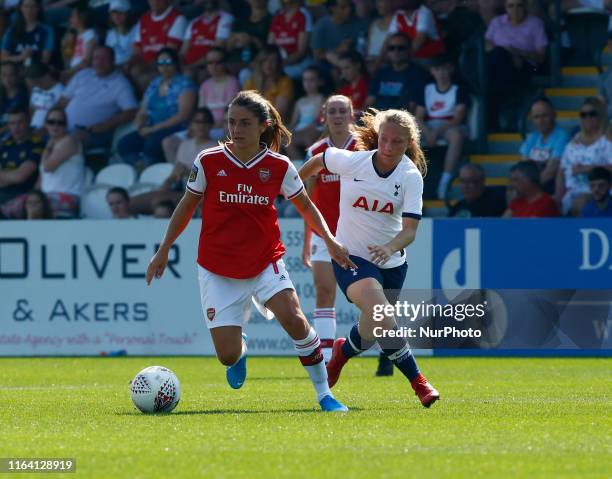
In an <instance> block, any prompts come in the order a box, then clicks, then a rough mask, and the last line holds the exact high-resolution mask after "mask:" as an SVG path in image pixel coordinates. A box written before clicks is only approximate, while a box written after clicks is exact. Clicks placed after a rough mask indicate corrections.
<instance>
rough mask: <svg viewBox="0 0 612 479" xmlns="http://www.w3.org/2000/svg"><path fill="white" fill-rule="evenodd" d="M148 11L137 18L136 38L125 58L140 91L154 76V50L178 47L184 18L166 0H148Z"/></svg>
mask: <svg viewBox="0 0 612 479" xmlns="http://www.w3.org/2000/svg"><path fill="white" fill-rule="evenodd" d="M149 7H151V10H149V11H148V12H146V13H145V14H143V15H142V17H140V20H138V24H137V25H136V27H135V28H136V38H135V39H134V45H133V47H132V57H131V58H130V61H129V68H130V76H131V78H132V79H133V80H134V82H135V83H136V85H137V87H138V89H139V90H140V91H141V92H144V90H145V89H146V87H147V86H148V85H149V83H151V80H152V79H153V77H155V76H156V75H157V67H156V65H155V59H156V56H157V52H158V51H159V50H161V49H162V48H165V47H169V48H174V49H178V48H179V47H180V46H181V43H182V42H183V37H184V35H185V28H186V27H187V20H186V19H185V17H184V16H183V15H181V14H180V12H179V11H178V10H177V9H175V8H174V7H172V5H171V1H170V0H149Z"/></svg>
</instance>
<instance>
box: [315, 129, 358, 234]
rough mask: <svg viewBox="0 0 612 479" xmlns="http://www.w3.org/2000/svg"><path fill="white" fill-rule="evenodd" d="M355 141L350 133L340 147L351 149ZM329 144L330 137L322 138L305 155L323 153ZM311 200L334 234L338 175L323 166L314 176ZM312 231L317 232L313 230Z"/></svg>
mask: <svg viewBox="0 0 612 479" xmlns="http://www.w3.org/2000/svg"><path fill="white" fill-rule="evenodd" d="M356 143H357V139H356V138H355V137H354V136H353V135H350V136H349V137H348V138H347V139H346V142H345V143H344V145H342V149H344V150H349V151H353V150H354V149H355V145H356ZM330 146H334V145H333V143H332V141H331V139H330V138H329V137H327V138H323V139H322V140H319V141H317V142H316V143H315V144H314V145H312V146H311V147H310V148H308V150H307V152H306V157H307V158H312V157H313V156H314V155H317V154H319V153H323V152H324V151H325V150H327V149H328V148H329V147H330ZM312 202H313V203H314V204H315V206H316V207H317V208H318V209H319V211H320V212H321V215H322V216H323V218H324V219H325V222H326V223H327V226H329V230H330V231H331V233H332V234H334V235H335V234H336V226H337V225H338V216H339V215H340V206H339V204H340V177H339V176H338V175H337V174H334V173H330V172H329V171H327V169H325V168H323V169H322V170H321V171H320V172H319V173H318V174H317V176H316V180H315V187H314V191H313V193H312ZM313 233H315V234H317V233H316V232H314V231H313Z"/></svg>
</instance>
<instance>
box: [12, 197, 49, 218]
mask: <svg viewBox="0 0 612 479" xmlns="http://www.w3.org/2000/svg"><path fill="white" fill-rule="evenodd" d="M19 218H23V219H26V220H51V219H53V210H52V209H51V204H50V203H49V200H48V199H47V196H46V195H45V194H44V193H43V192H42V191H40V190H31V191H29V192H28V193H26V195H25V200H24V202H23V212H22V213H21V215H20V216H19Z"/></svg>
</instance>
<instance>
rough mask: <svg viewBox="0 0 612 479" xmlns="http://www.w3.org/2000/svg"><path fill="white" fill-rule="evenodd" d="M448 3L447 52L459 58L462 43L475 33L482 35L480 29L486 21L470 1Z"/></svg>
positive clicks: (451, 0) (445, 25)
mask: <svg viewBox="0 0 612 479" xmlns="http://www.w3.org/2000/svg"><path fill="white" fill-rule="evenodd" d="M447 3H448V7H449V12H448V14H447V15H446V16H445V17H444V19H443V30H444V32H445V37H444V40H445V43H446V49H447V53H448V54H449V55H450V56H451V57H452V58H458V57H459V55H460V51H461V45H463V44H464V43H465V42H467V41H468V40H469V39H470V38H471V37H473V36H474V35H480V31H481V30H482V29H484V21H483V19H482V16H481V15H479V14H478V11H477V8H474V7H473V6H472V5H471V3H472V2H470V1H467V2H465V1H463V0H449V1H448V2H447ZM433 8H434V6H433V5H432V9H433ZM438 15H439V14H438Z"/></svg>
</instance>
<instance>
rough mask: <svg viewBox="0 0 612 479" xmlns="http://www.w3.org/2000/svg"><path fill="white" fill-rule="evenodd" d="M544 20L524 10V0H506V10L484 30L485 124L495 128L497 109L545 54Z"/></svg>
mask: <svg viewBox="0 0 612 479" xmlns="http://www.w3.org/2000/svg"><path fill="white" fill-rule="evenodd" d="M547 45H548V38H547V37H546V32H545V29H544V23H543V22H542V20H540V19H539V18H538V17H535V16H533V15H529V14H528V13H527V0H506V13H505V14H504V15H499V16H497V17H495V18H494V19H493V20H492V21H491V23H490V24H489V26H488V28H487V32H486V33H485V49H486V51H487V75H488V78H489V85H490V89H489V90H490V93H489V103H488V106H489V111H488V115H489V125H490V126H491V128H492V129H493V130H496V129H498V128H499V112H500V109H501V108H502V106H504V105H505V104H507V103H508V101H509V99H516V93H517V91H518V92H520V90H517V87H520V86H524V85H526V84H527V83H528V81H529V78H530V77H531V75H532V74H533V72H534V70H535V69H536V68H538V66H539V65H541V64H542V63H543V62H544V60H545V58H546V47H547Z"/></svg>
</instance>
